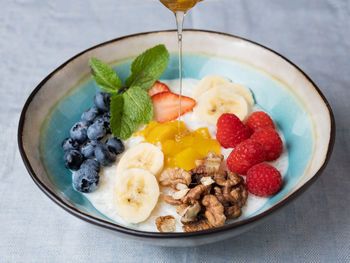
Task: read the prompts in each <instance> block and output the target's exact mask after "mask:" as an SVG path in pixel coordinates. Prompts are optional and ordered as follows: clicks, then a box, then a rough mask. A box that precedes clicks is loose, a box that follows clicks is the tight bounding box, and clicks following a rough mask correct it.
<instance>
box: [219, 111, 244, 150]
mask: <svg viewBox="0 0 350 263" xmlns="http://www.w3.org/2000/svg"><path fill="white" fill-rule="evenodd" d="M216 127H217V132H216V139H217V140H218V141H219V143H220V144H221V146H222V147H224V148H232V147H235V146H236V145H237V144H239V143H240V142H242V141H244V140H246V139H248V138H249V137H250V135H251V131H250V130H249V129H248V128H247V126H245V125H244V124H243V122H241V120H240V119H239V118H238V117H237V116H236V115H234V114H231V113H224V114H222V115H221V116H220V118H219V119H218V121H217V123H216Z"/></svg>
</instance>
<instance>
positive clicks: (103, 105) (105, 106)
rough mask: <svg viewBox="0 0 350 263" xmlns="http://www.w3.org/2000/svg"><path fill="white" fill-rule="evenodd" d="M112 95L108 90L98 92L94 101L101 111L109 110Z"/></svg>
mask: <svg viewBox="0 0 350 263" xmlns="http://www.w3.org/2000/svg"><path fill="white" fill-rule="evenodd" d="M110 97H111V95H110V94H109V93H106V92H98V93H96V95H95V97H94V102H95V105H96V107H97V108H98V109H99V110H101V111H104V112H105V111H108V110H109V103H110V101H111V100H110Z"/></svg>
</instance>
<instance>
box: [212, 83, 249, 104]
mask: <svg viewBox="0 0 350 263" xmlns="http://www.w3.org/2000/svg"><path fill="white" fill-rule="evenodd" d="M216 87H218V88H220V89H229V90H231V92H233V93H236V94H238V95H241V96H242V97H243V98H244V99H245V100H246V101H247V102H248V104H249V105H250V106H253V105H254V99H253V95H252V93H251V92H250V90H249V89H248V88H246V87H244V86H242V85H240V84H238V83H233V82H230V83H225V84H220V85H217V86H216Z"/></svg>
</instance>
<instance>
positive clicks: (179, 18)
mask: <svg viewBox="0 0 350 263" xmlns="http://www.w3.org/2000/svg"><path fill="white" fill-rule="evenodd" d="M200 1H202V0H160V2H161V3H162V4H163V5H165V6H166V7H167V8H168V9H169V10H170V11H172V12H173V13H174V14H175V18H176V26H177V42H178V55H179V79H180V87H179V94H180V98H179V120H181V97H182V28H183V22H184V17H185V14H186V12H187V11H189V10H190V9H191V8H192V7H194V6H195V5H196V4H197V3H198V2H200ZM179 123H180V122H179ZM178 130H179V131H180V127H178Z"/></svg>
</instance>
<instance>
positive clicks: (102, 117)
mask: <svg viewBox="0 0 350 263" xmlns="http://www.w3.org/2000/svg"><path fill="white" fill-rule="evenodd" d="M95 121H101V122H103V126H104V127H105V128H106V132H107V133H111V129H110V121H111V114H110V112H105V113H104V114H102V115H100V116H98V117H97V118H96V119H95Z"/></svg>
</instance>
